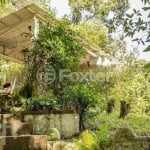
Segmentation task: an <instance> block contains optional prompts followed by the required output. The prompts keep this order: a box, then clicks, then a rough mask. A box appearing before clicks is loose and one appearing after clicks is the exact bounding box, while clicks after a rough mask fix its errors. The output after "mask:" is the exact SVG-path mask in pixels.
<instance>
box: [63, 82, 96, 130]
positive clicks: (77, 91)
mask: <svg viewBox="0 0 150 150" xmlns="http://www.w3.org/2000/svg"><path fill="white" fill-rule="evenodd" d="M63 95H64V100H66V103H67V104H66V105H68V104H69V105H70V106H71V108H72V109H74V110H76V112H78V113H79V115H80V130H83V129H84V120H85V118H86V115H87V114H88V112H89V110H90V109H91V108H94V107H96V104H98V100H99V96H98V92H97V89H96V88H95V86H94V85H92V84H88V83H76V84H75V85H67V86H66V87H65V88H64V90H63Z"/></svg>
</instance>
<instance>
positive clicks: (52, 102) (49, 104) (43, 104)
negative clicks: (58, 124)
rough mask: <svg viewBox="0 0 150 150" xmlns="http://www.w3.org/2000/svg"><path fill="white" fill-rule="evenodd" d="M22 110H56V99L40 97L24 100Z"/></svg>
mask: <svg viewBox="0 0 150 150" xmlns="http://www.w3.org/2000/svg"><path fill="white" fill-rule="evenodd" d="M23 108H24V109H25V110H58V109H59V105H58V104H57V98H56V97H54V96H45V95H41V96H39V97H32V98H29V99H26V101H25V102H24V105H23Z"/></svg>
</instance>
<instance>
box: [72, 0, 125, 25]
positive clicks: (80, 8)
mask: <svg viewBox="0 0 150 150" xmlns="http://www.w3.org/2000/svg"><path fill="white" fill-rule="evenodd" d="M69 6H70V7H71V10H72V14H71V16H72V18H71V20H72V23H75V24H78V23H80V22H81V21H85V20H86V21H87V20H91V19H97V20H98V21H99V22H102V20H104V19H105V17H106V16H107V15H108V14H109V12H110V11H115V10H117V11H118V10H119V9H118V8H120V9H123V10H124V9H125V8H126V7H128V1H127V0H124V1H120V0H108V1H103V0H90V1H89V0H80V1H79V0H69ZM120 12H121V11H120Z"/></svg>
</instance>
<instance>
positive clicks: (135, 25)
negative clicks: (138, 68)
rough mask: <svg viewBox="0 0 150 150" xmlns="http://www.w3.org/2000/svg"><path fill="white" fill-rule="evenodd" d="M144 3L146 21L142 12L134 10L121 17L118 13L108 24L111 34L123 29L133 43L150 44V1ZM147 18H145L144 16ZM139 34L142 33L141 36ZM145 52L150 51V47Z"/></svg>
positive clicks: (145, 0)
mask: <svg viewBox="0 0 150 150" xmlns="http://www.w3.org/2000/svg"><path fill="white" fill-rule="evenodd" d="M142 2H143V3H144V5H145V6H144V7H143V10H144V11H145V12H147V13H146V14H145V15H147V17H146V20H145V19H144V18H143V16H142V12H141V11H140V10H135V9H133V11H132V13H127V12H126V13H124V14H123V15H119V14H118V13H115V14H114V17H113V18H112V19H110V20H108V22H107V27H108V29H109V32H110V33H112V32H114V31H115V32H116V31H117V29H118V28H119V29H122V30H123V33H125V36H126V37H127V36H129V37H131V38H132V39H133V41H137V42H138V44H140V43H142V44H145V43H149V42H150V31H149V29H150V24H149V21H150V13H149V11H150V7H149V4H150V1H149V0H142ZM144 17H145V16H144ZM137 33H142V34H141V36H139V34H137ZM145 51H150V46H148V47H147V48H146V49H145Z"/></svg>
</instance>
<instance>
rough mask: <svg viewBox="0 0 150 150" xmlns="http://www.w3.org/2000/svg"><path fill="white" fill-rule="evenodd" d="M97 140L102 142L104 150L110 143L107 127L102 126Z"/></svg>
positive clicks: (97, 134)
mask: <svg viewBox="0 0 150 150" xmlns="http://www.w3.org/2000/svg"><path fill="white" fill-rule="evenodd" d="M96 137H97V140H98V141H100V147H101V148H102V149H104V148H105V147H107V146H108V145H109V143H110V136H109V129H108V126H107V125H101V126H100V127H99V129H98V131H97V132H96Z"/></svg>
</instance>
